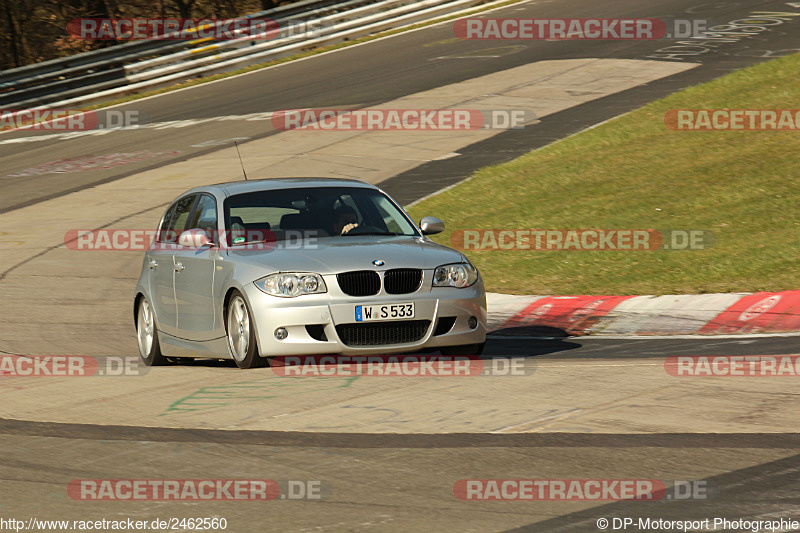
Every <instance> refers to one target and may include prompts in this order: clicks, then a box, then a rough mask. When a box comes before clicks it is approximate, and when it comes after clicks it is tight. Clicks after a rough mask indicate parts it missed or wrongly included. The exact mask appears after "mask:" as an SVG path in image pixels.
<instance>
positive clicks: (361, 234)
mask: <svg viewBox="0 0 800 533" xmlns="http://www.w3.org/2000/svg"><path fill="white" fill-rule="evenodd" d="M364 235H386V236H390V237H397V236H399V235H403V233H394V232H392V231H358V232H355V233H353V232H349V233H345V234H344V235H341V236H342V237H361V236H364Z"/></svg>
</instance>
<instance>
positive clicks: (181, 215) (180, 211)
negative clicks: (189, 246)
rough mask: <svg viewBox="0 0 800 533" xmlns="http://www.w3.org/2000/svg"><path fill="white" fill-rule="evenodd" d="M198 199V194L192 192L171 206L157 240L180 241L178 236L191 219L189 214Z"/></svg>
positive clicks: (170, 242)
mask: <svg viewBox="0 0 800 533" xmlns="http://www.w3.org/2000/svg"><path fill="white" fill-rule="evenodd" d="M196 199H197V195H196V194H190V195H189V196H184V197H183V198H181V199H180V200H178V201H177V202H175V203H174V204H172V205H171V206H170V208H169V209H168V210H167V214H166V215H164V221H163V222H162V223H161V228H160V229H159V231H158V234H157V236H156V237H157V239H156V240H157V242H163V243H169V244H176V243H177V242H178V237H180V236H181V233H183V230H185V229H186V223H187V222H188V221H189V214H190V213H191V212H192V206H193V205H194V202H195V200H196Z"/></svg>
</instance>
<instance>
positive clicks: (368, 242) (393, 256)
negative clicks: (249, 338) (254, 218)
mask: <svg viewBox="0 0 800 533" xmlns="http://www.w3.org/2000/svg"><path fill="white" fill-rule="evenodd" d="M227 257H228V260H230V261H232V262H234V263H236V264H239V265H241V266H243V267H245V266H251V267H257V269H258V270H259V271H260V273H261V274H262V275H266V274H270V273H272V272H291V271H295V272H316V273H318V274H337V273H340V272H348V271H350V270H388V269H391V268H422V269H434V268H436V267H437V266H439V265H444V264H447V263H460V262H462V261H463V257H464V256H463V255H462V254H461V252H458V251H456V250H453V249H452V248H448V247H447V246H443V245H441V244H437V243H435V242H433V241H430V240H427V239H423V238H420V237H386V238H380V239H377V240H376V238H375V237H355V236H354V237H346V238H333V239H330V238H322V239H318V240H316V241H314V242H313V243H312V244H308V243H306V244H305V245H301V244H299V243H298V244H292V243H283V242H278V243H276V247H275V249H273V250H237V249H236V248H231V249H229V250H228V255H227ZM373 261H383V263H384V264H383V265H374V264H373Z"/></svg>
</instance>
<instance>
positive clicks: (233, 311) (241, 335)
mask: <svg viewBox="0 0 800 533" xmlns="http://www.w3.org/2000/svg"><path fill="white" fill-rule="evenodd" d="M226 315H227V316H226V317H225V332H226V337H227V340H228V350H229V351H230V354H231V357H233V361H234V362H235V363H236V366H238V367H239V368H258V367H261V366H264V365H265V364H266V362H267V361H266V359H265V358H262V357H260V356H259V355H258V346H257V343H256V332H255V328H254V327H253V323H252V320H251V319H250V316H251V315H250V309H249V308H248V307H247V302H246V301H245V299H244V296H242V293H240V292H239V291H234V292H233V294H231V299H230V301H229V302H228V312H227V313H226Z"/></svg>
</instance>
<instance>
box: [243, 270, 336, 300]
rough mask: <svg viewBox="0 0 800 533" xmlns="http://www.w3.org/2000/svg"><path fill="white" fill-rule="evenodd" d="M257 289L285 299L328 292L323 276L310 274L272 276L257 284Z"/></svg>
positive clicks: (262, 279)
mask: <svg viewBox="0 0 800 533" xmlns="http://www.w3.org/2000/svg"><path fill="white" fill-rule="evenodd" d="M255 284H256V287H258V288H259V289H261V290H262V291H264V292H266V293H267V294H271V295H272V296H281V297H283V298H294V297H295V296H303V295H304V294H319V293H322V292H328V288H327V287H326V286H325V281H323V279H322V276H320V275H319V274H312V273H310V272H284V273H280V274H270V275H269V276H267V277H266V278H261V279H260V280H258V281H256V282H255Z"/></svg>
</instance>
